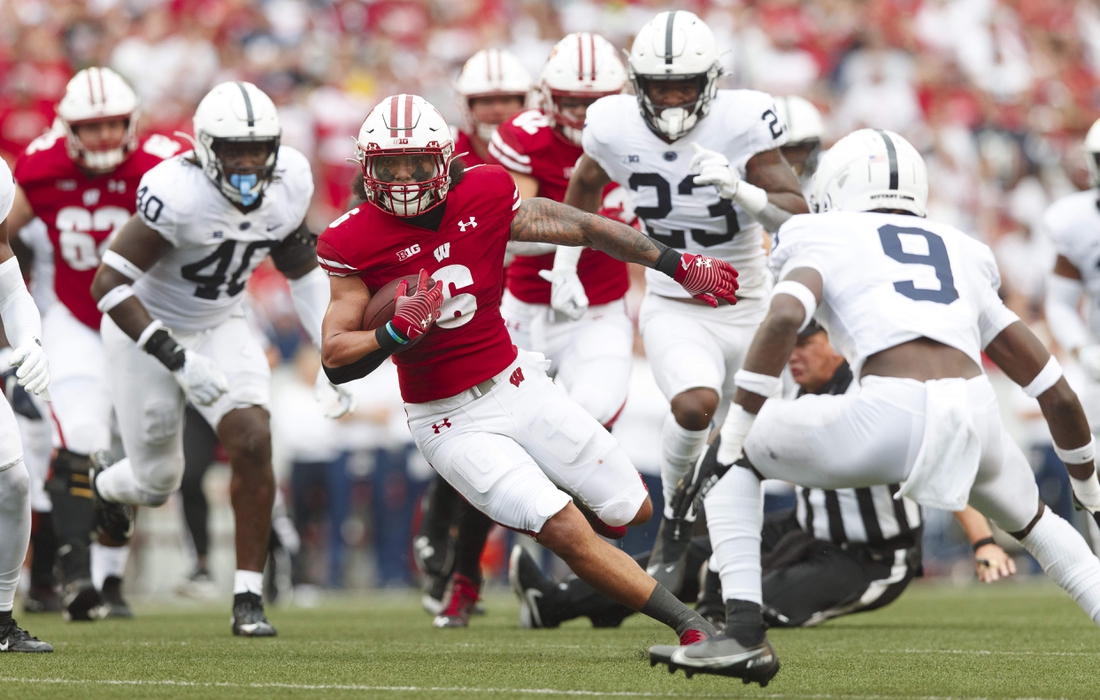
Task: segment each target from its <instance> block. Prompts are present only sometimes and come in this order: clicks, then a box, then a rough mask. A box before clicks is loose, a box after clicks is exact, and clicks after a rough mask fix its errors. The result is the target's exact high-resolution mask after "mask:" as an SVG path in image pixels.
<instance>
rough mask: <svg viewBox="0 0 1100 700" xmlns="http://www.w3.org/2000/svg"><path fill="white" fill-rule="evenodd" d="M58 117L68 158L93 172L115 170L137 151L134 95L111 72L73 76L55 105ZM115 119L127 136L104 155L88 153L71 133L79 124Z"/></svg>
mask: <svg viewBox="0 0 1100 700" xmlns="http://www.w3.org/2000/svg"><path fill="white" fill-rule="evenodd" d="M57 117H58V119H57V121H58V122H59V123H60V125H61V128H62V129H63V130H64V132H65V146H66V149H67V150H68V153H69V157H70V158H72V159H73V161H75V162H76V163H77V164H78V165H80V166H81V167H83V168H85V169H87V170H91V171H92V172H97V173H104V172H109V171H111V170H114V169H115V168H117V167H118V166H119V164H120V163H122V161H124V160H125V159H126V156H128V155H130V153H132V152H133V150H134V149H135V148H137V120H138V100H137V95H136V94H134V91H133V89H132V88H131V87H130V86H129V85H127V84H126V81H125V80H123V79H122V76H120V75H119V74H118V73H116V72H114V71H113V70H111V69H110V68H85V69H84V70H82V71H80V72H79V73H77V74H76V75H74V76H73V78H72V80H70V81H69V84H68V85H67V86H66V87H65V96H64V97H62V98H61V102H59V103H58V105H57ZM114 119H123V120H125V121H126V135H125V136H124V137H123V138H122V143H121V144H120V145H118V146H116V147H115V148H110V149H107V150H104V151H91V150H88V148H86V147H85V146H84V144H83V143H82V142H81V141H80V139H78V138H77V137H76V132H75V131H74V129H73V127H74V126H80V125H81V124H89V123H94V122H103V121H109V120H114Z"/></svg>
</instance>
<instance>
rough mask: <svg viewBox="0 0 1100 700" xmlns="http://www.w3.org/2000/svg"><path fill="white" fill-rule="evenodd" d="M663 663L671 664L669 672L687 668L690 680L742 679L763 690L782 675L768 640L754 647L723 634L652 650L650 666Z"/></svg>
mask: <svg viewBox="0 0 1100 700" xmlns="http://www.w3.org/2000/svg"><path fill="white" fill-rule="evenodd" d="M659 663H661V664H667V665H668V672H669V673H676V670H677V669H683V671H684V675H686V676H687V677H688V678H691V677H692V676H693V675H695V674H696V673H706V674H710V675H715V676H727V677H730V678H740V679H741V680H742V682H744V683H745V684H748V683H759V684H760V687H761V688H763V687H765V686H767V685H768V683H769V682H770V681H771V679H772V678H773V677H774V676H775V674H776V673H778V672H779V658H778V657H777V656H776V655H775V650H774V649H772V645H771V643H770V642H769V641H768V639H767V637H765V638H764V641H763V642H761V643H760V644H757V645H755V646H751V647H745V646H742V645H741V644H739V643H738V642H737V640H735V639H732V638H730V637H727V636H725V635H721V634H720V635H718V636H717V637H711V638H710V639H704V640H703V641H699V642H696V643H693V644H689V645H687V646H664V645H659V646H654V647H650V648H649V665H650V666H656V665H657V664H659Z"/></svg>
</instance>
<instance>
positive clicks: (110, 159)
mask: <svg viewBox="0 0 1100 700" xmlns="http://www.w3.org/2000/svg"><path fill="white" fill-rule="evenodd" d="M125 157H126V153H125V150H124V149H123V148H121V147H119V148H110V149H108V150H106V151H88V150H85V149H81V150H80V160H81V163H82V164H83V165H84V167H86V168H88V169H89V170H94V171H96V172H107V171H110V170H114V169H115V168H117V167H118V166H119V164H120V163H122V161H123V160H124V159H125Z"/></svg>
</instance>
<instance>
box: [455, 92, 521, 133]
mask: <svg viewBox="0 0 1100 700" xmlns="http://www.w3.org/2000/svg"><path fill="white" fill-rule="evenodd" d="M478 100H491V101H492V102H493V103H494V104H493V105H492V106H490V107H489V109H490V110H493V111H494V112H496V114H494V118H493V119H492V120H482V119H478V117H477V115H476V112H477V111H478V108H477V106H476V104H475V103H476V102H477V101H478ZM526 101H527V94H526V93H517V92H499V93H487V94H484V95H471V96H470V97H469V98H467V100H466V111H467V118H466V123H467V125H468V127H471V128H472V130H473V131H474V132H475V133H476V134H477V136H478V138H480V139H481V140H482V141H484V142H486V143H488V142H489V139H491V138H493V134H494V133H496V130H497V127H498V126H500V125H501V124H503V123H504V122H506V121H508V120H509V119H511V118H512V117H514V116H516V115H517V114H519V113H520V112H522V111H523V107H524V104H525V102H526ZM508 102H511V103H513V106H506V105H507V103H508ZM497 115H500V118H497Z"/></svg>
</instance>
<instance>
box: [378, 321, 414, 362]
mask: <svg viewBox="0 0 1100 700" xmlns="http://www.w3.org/2000/svg"><path fill="white" fill-rule="evenodd" d="M374 339H375V340H377V341H378V347H380V348H382V349H383V350H385V351H386V352H388V353H389V354H391V355H392V354H394V353H395V352H401V351H402V350H404V349H405V348H407V347H408V346H409V339H408V338H405V337H404V336H403V335H402V333H401V332H400V331H398V330H397V329H396V328H394V327H393V323H392V322H388V323H386V324H385V325H382V326H379V327H378V328H376V329H374Z"/></svg>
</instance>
